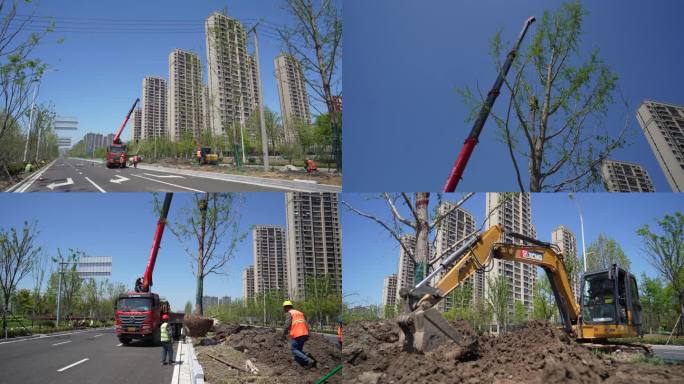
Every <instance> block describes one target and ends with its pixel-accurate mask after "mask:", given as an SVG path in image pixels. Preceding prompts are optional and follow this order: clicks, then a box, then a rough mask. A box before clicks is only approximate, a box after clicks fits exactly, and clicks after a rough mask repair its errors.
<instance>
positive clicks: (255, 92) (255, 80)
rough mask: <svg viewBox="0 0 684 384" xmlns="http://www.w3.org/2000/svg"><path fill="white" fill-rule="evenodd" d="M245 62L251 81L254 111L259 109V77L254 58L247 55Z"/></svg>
mask: <svg viewBox="0 0 684 384" xmlns="http://www.w3.org/2000/svg"><path fill="white" fill-rule="evenodd" d="M247 60H248V61H249V74H250V78H251V80H252V84H251V87H252V105H253V106H254V107H253V108H254V111H256V110H257V108H259V100H260V98H259V76H257V75H258V73H257V67H256V56H254V55H249V56H248V58H247Z"/></svg>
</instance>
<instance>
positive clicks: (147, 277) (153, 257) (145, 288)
mask: <svg viewBox="0 0 684 384" xmlns="http://www.w3.org/2000/svg"><path fill="white" fill-rule="evenodd" d="M171 199H173V193H171V192H168V193H166V196H165V197H164V203H163V204H162V209H161V212H160V214H159V221H157V229H156V230H155V232H154V240H153V241H152V249H151V250H150V258H149V260H148V261H147V268H145V274H144V275H143V277H142V279H138V281H136V284H135V290H136V292H149V291H150V287H151V286H152V273H153V272H154V265H155V263H156V262H157V253H158V252H159V245H160V244H161V240H162V236H163V235H164V227H165V226H166V217H167V216H168V214H169V208H170V207H171Z"/></svg>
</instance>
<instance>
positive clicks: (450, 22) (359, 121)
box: [344, 0, 684, 192]
mask: <svg viewBox="0 0 684 384" xmlns="http://www.w3.org/2000/svg"><path fill="white" fill-rule="evenodd" d="M561 3H562V1H560V0H551V1H549V0H544V1H542V0H520V1H501V0H482V1H452V0H433V1H430V2H417V1H407V0H391V1H390V0H378V1H372V2H368V1H348V2H346V3H345V8H344V17H345V22H346V23H347V25H350V24H352V23H353V28H347V29H346V30H345V39H346V42H347V46H346V49H345V52H344V63H345V72H346V76H345V80H344V82H345V87H346V95H345V99H346V100H345V104H346V105H345V123H346V126H347V129H346V130H345V131H344V143H345V149H346V150H345V152H344V153H345V156H346V163H345V167H346V175H345V191H350V192H357V191H361V192H363V191H376V190H392V191H401V190H412V191H415V190H433V191H434V190H441V188H442V186H443V185H444V182H445V180H446V177H447V175H448V173H449V171H450V170H451V167H452V165H453V162H454V160H455V158H456V156H457V153H458V151H459V150H460V147H461V145H462V143H463V140H464V139H465V138H466V136H467V134H468V132H469V131H470V129H471V127H472V123H465V122H464V120H465V118H466V116H467V114H468V110H467V108H466V107H465V105H464V103H463V101H462V99H461V97H460V96H459V95H458V94H457V93H456V91H455V89H456V88H457V87H465V86H468V87H470V88H471V89H476V87H477V86H478V85H479V86H480V88H482V89H483V90H484V92H486V91H487V90H488V89H489V87H491V85H492V84H493V83H494V80H495V77H496V71H495V69H494V68H493V62H492V58H491V57H490V56H489V41H490V39H491V38H492V36H493V35H494V34H495V32H496V31H497V30H498V29H502V31H503V37H504V41H506V40H514V39H515V38H516V37H517V35H518V33H519V31H520V29H521V27H522V24H523V22H524V21H525V20H526V19H527V18H528V17H529V16H530V15H536V16H537V17H541V16H542V14H543V11H544V10H545V9H552V10H554V9H557V8H558V7H559V5H560V4H561ZM583 3H584V5H585V7H586V8H587V9H588V11H589V13H590V14H589V15H588V16H587V17H586V18H585V21H584V32H585V34H584V38H583V40H582V48H583V52H585V53H586V52H589V51H590V50H591V49H593V48H596V47H597V48H600V51H601V52H600V57H601V58H603V59H604V61H605V62H606V63H607V64H608V65H609V66H610V67H611V68H612V70H613V71H614V72H617V73H618V74H619V76H620V81H619V85H620V87H621V89H622V91H623V93H624V95H625V97H626V99H627V100H628V101H629V107H630V108H629V111H627V113H628V115H627V116H628V118H629V123H630V126H631V130H630V132H629V135H628V140H629V141H630V142H631V146H629V147H627V148H625V149H622V150H619V151H618V152H616V153H615V154H614V155H613V156H612V157H613V158H615V159H618V160H625V161H632V162H637V163H640V164H641V165H643V166H644V167H646V169H647V170H648V172H649V174H650V175H651V177H652V179H653V181H654V184H655V187H656V190H658V191H662V192H666V191H670V188H669V186H668V185H667V182H666V181H665V178H664V176H663V173H662V171H661V170H660V167H659V166H658V164H657V161H656V159H655V157H654V156H653V153H652V151H651V149H650V147H649V145H648V143H647V142H646V140H645V138H644V135H643V133H642V132H641V130H640V128H639V125H638V123H637V121H636V118H635V113H636V109H637V107H638V105H639V104H640V103H641V102H642V101H643V100H644V99H653V100H657V101H663V102H669V103H673V104H679V105H683V104H684V93H682V91H681V90H682V88H684V78H682V76H679V75H677V74H679V73H680V72H681V68H683V67H684V55H683V54H682V51H681V49H677V47H680V46H681V36H682V33H681V17H680V15H681V14H682V13H683V11H684V3H682V2H680V1H672V0H671V1H658V2H653V3H649V4H648V5H645V3H644V2H643V1H638V0H628V1H623V0H620V1H618V0H606V1H584V2H583ZM534 31H535V29H534V27H532V29H531V32H534ZM528 42H529V36H528V38H527V39H526V43H528ZM506 49H509V48H508V47H507V48H506ZM585 57H586V56H585ZM502 60H503V58H502ZM506 99H507V95H506V93H503V92H502V97H500V98H499V100H498V104H497V106H499V107H501V106H503V105H504V104H506V103H505V100H506ZM625 116H626V111H625V108H624V105H621V104H615V105H614V106H613V108H611V110H610V111H609V115H608V118H607V119H606V121H605V124H606V126H607V127H610V130H611V131H612V132H617V131H618V130H621V129H622V128H623V127H624V121H625ZM495 131H496V128H495V125H494V124H493V122H492V121H491V119H490V121H489V122H488V123H487V125H486V126H485V129H484V133H483V134H482V136H481V138H480V139H481V140H480V144H479V145H478V146H477V148H476V150H475V153H474V155H473V157H472V158H471V160H470V163H469V165H468V169H467V170H466V173H465V175H464V179H463V180H462V182H461V183H460V184H459V190H463V191H502V190H518V188H517V184H516V183H515V176H514V175H515V173H514V169H513V166H512V164H511V161H510V158H509V157H508V152H507V148H506V147H505V145H504V144H502V143H500V142H498V141H495V139H494V133H495ZM369 164H370V165H372V167H373V168H376V169H377V168H381V169H382V172H370V171H368V170H369V169H370V167H369ZM524 165H525V164H523V166H524ZM525 185H526V186H527V183H525Z"/></svg>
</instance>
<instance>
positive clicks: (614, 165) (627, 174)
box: [601, 160, 655, 192]
mask: <svg viewBox="0 0 684 384" xmlns="http://www.w3.org/2000/svg"><path fill="white" fill-rule="evenodd" d="M601 174H602V176H603V183H604V185H605V186H606V190H607V191H608V192H655V188H654V187H653V182H651V177H650V176H649V175H648V172H646V170H645V169H644V168H643V167H642V166H641V165H639V164H633V163H628V162H626V161H617V160H606V161H604V162H603V164H602V165H601Z"/></svg>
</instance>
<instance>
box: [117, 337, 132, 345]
mask: <svg viewBox="0 0 684 384" xmlns="http://www.w3.org/2000/svg"><path fill="white" fill-rule="evenodd" d="M119 341H120V342H121V344H123V345H128V344H130V343H131V339H129V338H128V337H119Z"/></svg>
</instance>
